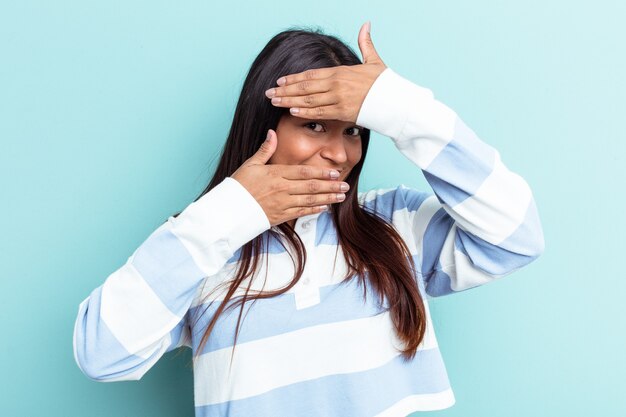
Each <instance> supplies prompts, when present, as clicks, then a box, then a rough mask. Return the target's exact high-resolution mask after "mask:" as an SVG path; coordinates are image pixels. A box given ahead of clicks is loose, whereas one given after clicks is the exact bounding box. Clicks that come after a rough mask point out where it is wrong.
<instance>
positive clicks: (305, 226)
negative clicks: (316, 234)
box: [302, 220, 311, 229]
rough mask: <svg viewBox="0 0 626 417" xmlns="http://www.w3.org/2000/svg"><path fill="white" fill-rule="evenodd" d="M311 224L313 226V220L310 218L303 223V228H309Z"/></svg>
mask: <svg viewBox="0 0 626 417" xmlns="http://www.w3.org/2000/svg"><path fill="white" fill-rule="evenodd" d="M309 226H311V221H310V220H309V221H306V222H304V223H302V228H303V229H308V228H309Z"/></svg>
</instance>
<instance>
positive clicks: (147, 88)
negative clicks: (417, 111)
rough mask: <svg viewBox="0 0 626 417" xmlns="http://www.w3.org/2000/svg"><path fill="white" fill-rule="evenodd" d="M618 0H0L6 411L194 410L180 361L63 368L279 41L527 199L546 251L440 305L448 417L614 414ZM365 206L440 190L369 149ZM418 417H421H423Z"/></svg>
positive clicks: (620, 312) (619, 365) (620, 118)
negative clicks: (463, 128) (342, 52)
mask: <svg viewBox="0 0 626 417" xmlns="http://www.w3.org/2000/svg"><path fill="white" fill-rule="evenodd" d="M625 15H626V7H625V6H624V3H623V2H618V1H607V0H601V1H594V2H577V3H572V2H568V1H550V2H546V1H539V0H530V1H525V2H513V1H495V0H494V1H485V0H476V1H471V2H469V1H468V2H460V1H449V0H447V1H433V2H425V1H415V0H411V1H408V0H407V1H391V0H388V1H385V2H368V1H363V0H359V1H353V0H347V1H344V2H341V3H338V2H335V1H326V0H318V1H315V2H304V3H303V2H284V1H276V2H272V3H269V4H265V3H264V4H261V3H257V2H250V3H246V2H233V3H230V2H222V3H213V2H201V1H183V2H176V3H174V2H164V1H135V2H122V1H107V2H79V1H63V2H43V1H41V2H35V1H19V2H12V3H9V2H3V3H2V5H1V6H0V60H1V65H0V140H1V148H0V170H1V175H0V190H1V194H2V197H1V199H0V222H1V224H0V226H1V231H2V239H0V245H1V246H0V257H1V259H0V264H1V265H2V273H1V278H0V285H1V287H0V305H1V306H2V307H1V310H0V320H1V325H2V343H1V344H0V349H1V350H0V353H1V355H0V368H1V372H0V378H1V380H0V381H1V386H0V392H1V393H2V394H1V400H0V415H2V416H35V415H38V416H39V415H41V416H44V415H45V416H49V417H51V416H64V417H69V416H191V415H192V414H193V384H192V373H191V369H190V367H189V366H188V362H189V359H190V354H189V351H185V352H183V354H182V355H175V353H174V352H171V353H168V354H166V355H165V356H164V357H163V358H162V359H161V360H160V361H159V363H158V364H157V365H156V366H155V367H154V368H153V369H152V370H150V371H149V372H148V373H147V374H146V375H145V376H144V378H143V379H142V380H141V381H137V382H118V383H109V384H103V383H96V382H92V381H89V380H88V379H86V377H85V376H83V375H82V374H81V373H80V371H79V369H78V367H77V366H76V365H75V363H74V358H73V354H72V330H73V325H74V320H75V317H76V312H77V309H78V304H79V302H80V301H82V300H83V299H84V298H85V297H86V296H87V295H88V294H89V292H90V291H91V290H92V289H94V288H95V287H97V286H98V285H100V284H101V283H102V282H103V281H104V279H105V278H106V277H107V276H108V275H109V274H110V273H111V272H113V271H114V270H116V269H117V268H119V267H120V266H121V265H122V264H123V263H124V262H125V261H126V259H127V257H128V256H129V255H130V254H131V253H132V252H133V250H134V249H135V248H136V247H137V246H138V245H139V244H140V243H141V242H143V240H145V238H146V237H147V236H148V235H149V234H150V233H151V231H153V230H154V229H155V228H156V227H158V225H159V224H160V223H161V222H163V221H164V220H165V219H166V218H167V217H168V216H169V215H171V214H173V213H175V212H177V211H180V210H181V209H183V208H184V207H185V206H186V205H188V204H189V203H190V202H191V201H192V200H193V199H194V198H195V197H196V196H197V194H198V193H199V192H200V191H201V190H202V189H203V188H204V186H205V184H206V183H207V182H208V180H209V179H210V174H211V173H212V170H213V168H214V166H215V162H216V161H217V157H218V155H219V151H220V147H221V145H222V144H223V142H224V140H225V138H226V135H227V133H228V128H229V127H230V122H231V121H232V114H233V110H234V105H235V103H236V100H237V98H238V94H239V91H240V88H241V85H242V82H243V79H244V77H245V74H246V72H247V70H248V68H249V66H250V64H251V63H252V60H253V59H254V57H255V56H256V55H257V54H258V53H259V52H260V50H261V48H262V47H263V46H264V45H265V43H266V42H267V41H268V40H269V39H270V38H271V37H272V36H273V35H274V34H276V33H278V32H279V31H282V30H284V29H287V28H289V27H291V26H305V27H315V28H317V27H319V28H322V29H323V30H324V31H326V33H329V34H333V35H337V36H339V37H340V38H342V39H343V40H344V41H345V42H347V43H348V44H349V45H351V46H352V47H353V48H354V50H355V51H356V52H357V53H359V50H358V46H357V33H358V30H359V27H360V26H361V24H362V23H363V22H365V21H367V20H371V21H372V38H373V41H374V45H375V46H376V48H377V50H378V52H379V54H380V55H381V57H382V58H383V60H384V61H385V63H386V64H387V65H388V66H389V67H391V68H393V69H394V70H395V71H396V72H398V73H399V74H400V75H402V76H404V77H406V78H408V79H410V80H411V81H413V82H415V83H417V84H419V85H422V86H425V87H428V88H430V89H432V91H433V92H434V93H435V96H436V97H437V98H438V99H439V100H441V101H442V102H444V103H446V104H447V105H448V106H450V107H451V108H452V109H454V110H455V111H456V112H457V113H458V114H459V115H460V116H461V118H462V119H463V120H464V121H465V122H466V123H467V124H468V125H469V126H470V127H471V128H472V129H473V130H474V131H475V132H476V133H477V134H478V135H479V136H480V137H481V139H482V140H483V141H485V142H487V143H489V144H491V145H492V146H494V147H495V148H496V149H498V150H499V151H500V154H501V157H502V160H503V161H504V163H505V164H506V165H507V166H508V167H509V168H510V169H511V170H513V171H514V172H517V173H519V174H520V175H522V176H523V177H524V178H525V179H526V180H527V181H528V183H529V184H530V186H531V188H532V190H533V192H534V195H535V198H536V201H537V206H538V208H539V212H540V216H541V219H542V223H543V226H544V233H545V239H546V250H545V253H544V254H543V255H542V256H541V257H540V258H539V259H538V260H537V261H535V262H534V263H532V264H530V265H529V266H528V267H526V268H523V269H522V270H520V271H517V272H516V273H515V274H513V275H511V276H508V277H506V278H505V279H503V280H501V281H496V282H493V283H490V284H488V285H486V286H482V287H480V288H478V289H474V290H471V291H468V292H464V293H462V294H454V295H451V296H448V297H443V298H440V299H437V300H433V301H431V312H432V314H433V320H434V323H435V330H436V333H437V336H438V339H439V343H440V347H441V350H442V353H443V355H444V359H445V360H446V365H447V369H448V372H449V376H450V380H451V383H452V387H453V389H454V392H455V395H456V398H457V403H456V405H455V406H454V407H452V408H451V409H448V410H445V411H441V412H437V413H436V415H440V416H465V417H467V416H509V417H514V416H569V417H573V416H589V415H596V416H618V415H622V416H623V415H626V412H625V411H624V410H626V400H625V398H624V389H625V386H626V384H625V383H624V381H623V380H622V378H623V375H624V374H626V360H625V358H624V353H625V352H626V335H625V333H626V332H625V330H626V325H625V324H624V319H623V318H624V316H625V313H626V307H625V306H624V305H625V304H624V302H623V294H625V293H626V284H625V283H626V277H625V274H624V268H623V267H620V262H621V261H622V260H623V258H622V256H623V252H624V249H625V245H624V243H623V236H624V232H626V227H625V223H626V222H625V220H624V215H625V213H626V210H625V208H626V204H625V198H624V190H625V188H626V187H625V186H624V185H625V182H626V181H625V180H626V175H625V174H626V172H625V168H624V155H625V151H626V147H625V145H624V140H625V139H626V138H625V137H624V114H625V112H624V111H625V110H626V109H625V106H624V96H625V93H626V88H625V83H624V75H625V74H626V65H625V63H626V58H625V54H624V45H623V42H622V41H619V39H622V40H623V39H625V38H626V29H625V26H624V25H623V21H624V17H625ZM372 139H373V140H372V143H371V145H370V146H371V147H370V153H369V156H368V159H367V162H366V165H365V171H364V173H363V176H362V179H363V181H362V185H361V187H362V188H361V190H364V189H370V188H378V187H389V186H395V185H397V184H399V183H404V184H407V185H411V186H415V187H418V188H421V189H425V190H430V188H429V186H428V184H427V183H426V181H425V179H424V177H423V175H422V173H421V172H420V171H419V169H417V167H416V166H414V165H412V164H411V163H410V162H409V161H408V160H406V159H405V158H404V157H403V156H402V155H401V154H400V153H399V151H397V150H396V149H395V147H394V146H393V145H392V143H391V141H390V139H388V138H386V137H383V136H381V135H378V134H374V135H373V138H372ZM419 415H435V413H423V414H419Z"/></svg>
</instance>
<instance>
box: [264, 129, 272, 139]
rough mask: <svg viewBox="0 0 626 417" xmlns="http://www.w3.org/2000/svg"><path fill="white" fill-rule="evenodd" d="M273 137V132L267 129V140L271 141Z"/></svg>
mask: <svg viewBox="0 0 626 417" xmlns="http://www.w3.org/2000/svg"><path fill="white" fill-rule="evenodd" d="M271 138H272V132H270V131H269V130H268V131H267V136H266V137H265V140H266V141H267V142H269V140H270V139H271Z"/></svg>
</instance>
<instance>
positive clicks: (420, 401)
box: [375, 388, 456, 417]
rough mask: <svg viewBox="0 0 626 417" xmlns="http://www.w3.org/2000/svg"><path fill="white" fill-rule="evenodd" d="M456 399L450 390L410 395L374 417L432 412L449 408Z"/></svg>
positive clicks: (392, 416) (394, 416) (395, 416)
mask: <svg viewBox="0 0 626 417" xmlns="http://www.w3.org/2000/svg"><path fill="white" fill-rule="evenodd" d="M455 402H456V399H455V398H454V393H453V392H452V389H451V388H448V389H447V390H445V391H442V392H437V393H435V394H419V395H411V396H408V397H406V398H403V399H402V400H401V401H399V402H397V403H396V404H394V405H393V406H391V407H389V408H388V409H386V410H385V411H383V412H382V413H379V414H376V416H375V417H398V416H402V417H404V416H406V415H408V414H411V413H413V412H414V411H432V410H442V409H444V408H450V407H452V406H453V405H454V403H455Z"/></svg>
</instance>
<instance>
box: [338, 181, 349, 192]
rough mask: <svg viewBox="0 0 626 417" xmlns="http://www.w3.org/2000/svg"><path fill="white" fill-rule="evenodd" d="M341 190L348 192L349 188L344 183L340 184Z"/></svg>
mask: <svg viewBox="0 0 626 417" xmlns="http://www.w3.org/2000/svg"><path fill="white" fill-rule="evenodd" d="M339 188H340V189H341V191H348V189H349V188H350V186H349V185H348V184H346V183H343V184H341V187H339Z"/></svg>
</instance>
